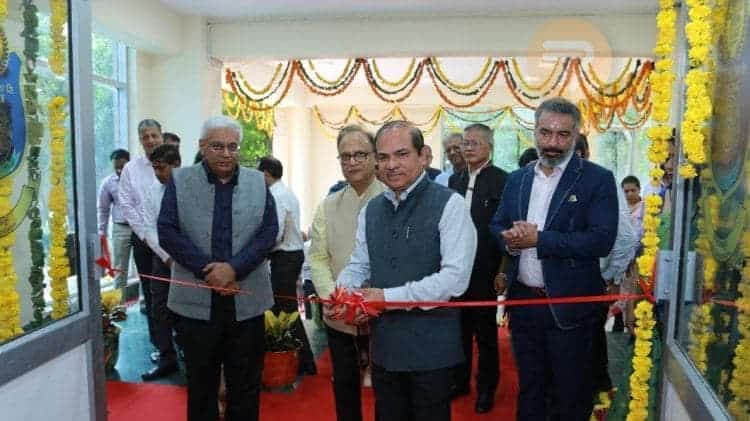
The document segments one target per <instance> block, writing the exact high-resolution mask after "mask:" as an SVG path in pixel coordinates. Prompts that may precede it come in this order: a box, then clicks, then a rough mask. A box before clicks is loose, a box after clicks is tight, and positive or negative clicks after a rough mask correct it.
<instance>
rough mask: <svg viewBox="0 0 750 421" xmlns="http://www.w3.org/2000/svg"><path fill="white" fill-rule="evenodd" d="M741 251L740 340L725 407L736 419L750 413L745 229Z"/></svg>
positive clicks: (749, 245)
mask: <svg viewBox="0 0 750 421" xmlns="http://www.w3.org/2000/svg"><path fill="white" fill-rule="evenodd" d="M742 251H743V253H744V255H745V267H744V269H743V270H742V281H740V284H739V285H738V286H737V290H738V297H737V300H736V301H735V304H736V305H737V330H738V331H739V334H740V340H739V342H738V343H737V347H736V348H735V349H734V358H733V359H732V365H733V369H732V374H731V380H730V381H729V390H730V391H731V392H732V395H733V396H734V398H733V399H732V400H731V401H730V402H729V405H728V407H727V409H728V410H729V412H730V413H731V414H732V415H734V416H735V418H737V419H742V417H743V416H745V415H747V414H748V413H750V231H745V235H744V236H743V238H742Z"/></svg>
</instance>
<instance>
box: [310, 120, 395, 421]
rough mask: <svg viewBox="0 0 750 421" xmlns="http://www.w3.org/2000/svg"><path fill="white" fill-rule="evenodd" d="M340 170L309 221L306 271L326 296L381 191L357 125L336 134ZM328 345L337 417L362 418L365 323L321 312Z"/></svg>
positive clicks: (371, 152)
mask: <svg viewBox="0 0 750 421" xmlns="http://www.w3.org/2000/svg"><path fill="white" fill-rule="evenodd" d="M336 146H337V148H338V153H339V156H338V158H339V162H340V163H341V173H342V174H343V175H344V179H345V180H346V184H345V186H344V188H343V189H342V190H340V191H337V192H336V193H333V194H330V195H328V196H327V197H326V198H325V199H324V200H323V202H322V203H321V204H320V205H318V208H317V209H316V211H315V217H314V218H313V225H312V234H311V237H312V243H311V245H310V270H311V271H312V281H313V283H314V284H315V290H316V291H317V292H318V295H320V296H321V297H323V298H328V297H330V295H331V293H332V292H333V289H334V287H335V280H336V277H337V276H338V275H339V273H341V271H342V270H343V269H344V267H345V266H346V264H347V263H348V262H349V258H350V257H351V255H352V250H354V237H355V234H356V232H357V215H359V212H360V210H361V209H362V208H363V207H364V206H365V205H366V204H367V202H369V201H370V199H371V198H373V197H375V196H377V195H378V194H380V193H381V192H382V191H383V185H382V184H381V183H380V182H379V181H378V180H376V179H375V139H374V137H373V135H372V134H370V133H369V132H367V131H365V130H364V129H363V128H361V127H359V126H355V125H351V126H346V127H344V128H343V129H341V131H340V132H339V134H338V137H337V138H336ZM323 320H324V322H325V324H326V336H327V338H328V347H329V348H330V350H331V364H332V365H333V396H334V400H335V404H336V419H337V420H338V421H362V388H361V384H362V383H363V379H362V376H361V373H360V368H362V366H363V365H365V364H367V363H368V362H369V361H368V360H369V358H368V354H369V347H370V344H369V336H368V333H369V331H368V329H367V327H366V326H360V327H357V326H351V325H347V324H345V323H344V322H342V321H340V320H333V319H331V318H330V317H329V314H327V313H326V314H324V319H323Z"/></svg>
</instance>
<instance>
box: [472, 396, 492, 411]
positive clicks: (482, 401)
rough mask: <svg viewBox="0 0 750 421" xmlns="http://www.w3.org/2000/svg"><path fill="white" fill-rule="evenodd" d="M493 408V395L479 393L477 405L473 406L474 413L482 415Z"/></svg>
mask: <svg viewBox="0 0 750 421" xmlns="http://www.w3.org/2000/svg"><path fill="white" fill-rule="evenodd" d="M493 406H495V394H494V393H493V392H479V396H477V403H476V405H474V412H476V413H477V414H484V413H487V412H490V410H492V407H493Z"/></svg>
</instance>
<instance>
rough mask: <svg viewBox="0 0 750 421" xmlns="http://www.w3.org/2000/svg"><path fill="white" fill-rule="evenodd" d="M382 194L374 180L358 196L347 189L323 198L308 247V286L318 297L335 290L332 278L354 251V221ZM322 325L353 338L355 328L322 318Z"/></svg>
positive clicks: (337, 273) (381, 186) (355, 224)
mask: <svg viewBox="0 0 750 421" xmlns="http://www.w3.org/2000/svg"><path fill="white" fill-rule="evenodd" d="M382 192H383V185H382V184H381V183H380V182H379V181H377V180H374V181H373V182H372V184H370V187H368V189H367V190H366V191H365V192H364V193H363V194H362V195H361V196H359V195H357V191H356V190H354V188H352V187H351V186H346V187H345V188H344V189H342V190H340V191H338V192H336V193H334V194H331V195H329V196H328V197H326V198H325V199H324V200H323V201H322V202H321V203H320V204H319V205H318V208H317V209H316V210H315V216H314V218H313V225H312V235H311V237H312V244H311V245H310V270H311V272H312V282H313V284H314V285H315V289H316V291H317V292H318V295H319V296H320V297H324V298H325V297H328V296H330V295H331V293H332V292H333V290H334V288H335V283H336V278H337V277H338V275H339V273H340V272H341V271H342V270H343V269H344V267H345V266H346V265H347V263H349V258H350V257H351V255H352V251H353V250H354V238H355V235H356V232H357V217H358V216H359V212H360V210H362V208H363V207H364V206H365V204H367V202H368V201H369V200H370V199H372V198H373V197H375V196H377V195H378V194H380V193H382ZM324 321H325V323H326V324H327V325H328V326H330V327H332V328H334V329H336V330H339V331H341V332H346V333H349V334H357V328H356V327H355V326H351V325H347V324H345V323H343V322H341V321H338V320H330V319H328V318H324Z"/></svg>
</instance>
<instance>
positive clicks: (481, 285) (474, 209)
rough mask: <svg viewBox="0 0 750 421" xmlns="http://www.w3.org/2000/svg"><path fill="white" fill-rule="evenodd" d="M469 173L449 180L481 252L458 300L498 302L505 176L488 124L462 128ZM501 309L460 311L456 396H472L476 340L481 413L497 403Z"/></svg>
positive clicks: (478, 394)
mask: <svg viewBox="0 0 750 421" xmlns="http://www.w3.org/2000/svg"><path fill="white" fill-rule="evenodd" d="M461 148H462V150H463V152H464V159H465V160H466V165H467V168H465V169H463V170H462V171H460V172H458V173H455V174H453V175H452V176H451V178H450V182H449V184H448V186H449V187H450V188H452V189H453V190H455V191H457V192H458V194H460V195H462V196H464V200H465V204H466V207H467V208H469V210H470V211H471V219H472V220H473V222H474V226H475V227H476V229H477V253H476V256H475V257H474V266H473V269H472V272H471V281H470V282H469V288H468V289H467V290H466V292H465V293H464V294H463V295H461V297H460V298H459V300H466V301H487V300H494V299H496V298H497V295H498V294H499V293H502V291H497V290H496V289H495V284H496V281H495V278H497V277H498V276H501V277H502V276H504V275H503V274H501V273H500V263H501V262H502V258H503V253H502V250H501V249H500V247H499V246H498V244H497V241H496V240H495V238H494V237H493V236H492V234H491V233H490V230H489V224H490V221H491V220H492V217H493V216H494V215H495V211H497V206H498V205H499V204H500V198H501V196H502V192H503V188H504V187H505V178H506V176H507V174H506V173H505V171H503V170H501V169H500V168H498V167H496V166H494V165H492V150H493V132H492V129H490V128H489V127H487V126H485V125H484V124H479V123H477V124H472V125H470V126H468V127H466V129H464V136H463V143H462V146H461ZM496 314H497V309H496V308H494V307H490V308H487V307H476V308H470V307H466V308H462V309H461V331H462V335H463V345H464V354H466V362H464V364H462V365H460V366H459V367H458V369H457V371H456V384H455V390H454V391H453V396H454V397H457V396H460V395H465V394H468V393H469V390H470V389H469V383H470V382H471V365H472V348H473V345H474V338H476V341H477V348H478V350H479V359H478V366H477V380H476V382H477V400H476V404H475V405H474V410H475V411H476V413H478V414H483V413H485V412H489V411H490V410H491V409H492V407H493V405H494V401H495V390H496V389H497V384H498V380H499V379H500V363H499V354H498V346H497V318H496Z"/></svg>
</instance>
